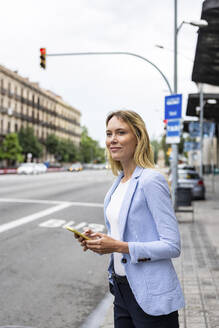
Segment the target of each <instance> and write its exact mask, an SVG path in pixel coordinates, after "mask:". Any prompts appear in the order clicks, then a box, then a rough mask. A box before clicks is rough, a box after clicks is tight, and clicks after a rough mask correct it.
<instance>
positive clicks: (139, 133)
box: [106, 110, 154, 175]
mask: <svg viewBox="0 0 219 328" xmlns="http://www.w3.org/2000/svg"><path fill="white" fill-rule="evenodd" d="M113 116H116V117H117V118H118V119H121V120H123V121H124V122H126V123H127V124H128V125H129V127H130V128H131V130H132V132H133V133H134V135H135V136H136V138H137V146H136V149H135V153H134V161H135V163H136V165H138V166H140V167H144V168H147V167H149V168H154V154H153V150H152V147H151V144H150V139H149V136H148V132H147V129H146V126H145V123H144V121H143V119H142V118H141V116H140V115H139V114H137V113H136V112H134V111H131V110H118V111H115V112H112V113H110V114H109V115H108V116H107V118H106V126H107V125H108V123H109V121H110V120H111V118H112V117H113ZM106 154H107V158H108V161H109V164H110V167H111V170H112V172H113V174H114V175H118V173H119V172H120V171H122V170H123V168H122V165H121V163H120V162H119V161H115V160H113V158H112V156H111V154H110V152H109V151H108V149H106Z"/></svg>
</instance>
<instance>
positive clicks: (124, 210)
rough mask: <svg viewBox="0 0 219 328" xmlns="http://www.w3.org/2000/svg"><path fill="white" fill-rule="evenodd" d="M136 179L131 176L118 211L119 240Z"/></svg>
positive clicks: (123, 229)
mask: <svg viewBox="0 0 219 328" xmlns="http://www.w3.org/2000/svg"><path fill="white" fill-rule="evenodd" d="M137 184H138V180H137V179H135V178H131V181H130V183H129V186H128V190H127V192H126V194H125V197H124V200H123V202H122V206H121V210H120V213H119V224H118V225H119V235H120V238H121V240H123V233H124V231H125V225H126V220H127V216H128V212H129V208H130V205H131V202H132V197H133V195H134V192H135V189H136V187H137Z"/></svg>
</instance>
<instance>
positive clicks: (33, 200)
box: [0, 198, 103, 207]
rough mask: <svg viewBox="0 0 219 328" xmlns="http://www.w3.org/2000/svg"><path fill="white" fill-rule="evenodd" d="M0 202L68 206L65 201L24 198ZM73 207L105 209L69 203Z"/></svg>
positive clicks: (83, 203) (2, 199) (89, 204)
mask: <svg viewBox="0 0 219 328" xmlns="http://www.w3.org/2000/svg"><path fill="white" fill-rule="evenodd" d="M0 202H6V203H33V204H34V203H35V204H66V202H65V201H55V200H44V199H23V198H0ZM68 204H71V206H84V207H103V204H102V203H85V202H68Z"/></svg>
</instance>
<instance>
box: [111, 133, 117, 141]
mask: <svg viewBox="0 0 219 328" xmlns="http://www.w3.org/2000/svg"><path fill="white" fill-rule="evenodd" d="M110 142H111V143H116V142H117V137H116V134H112V137H111V140H110Z"/></svg>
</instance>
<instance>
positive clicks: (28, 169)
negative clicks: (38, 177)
mask: <svg viewBox="0 0 219 328" xmlns="http://www.w3.org/2000/svg"><path fill="white" fill-rule="evenodd" d="M36 172H37V169H36V166H35V163H22V164H21V165H20V166H19V167H18V169H17V173H18V174H36Z"/></svg>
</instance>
